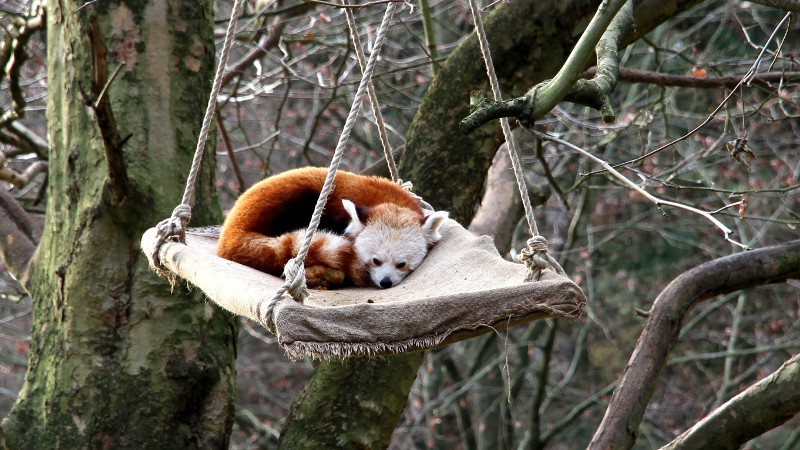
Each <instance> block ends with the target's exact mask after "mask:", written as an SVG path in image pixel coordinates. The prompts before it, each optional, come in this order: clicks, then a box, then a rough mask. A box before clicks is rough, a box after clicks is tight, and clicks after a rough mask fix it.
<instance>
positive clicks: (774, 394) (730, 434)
mask: <svg viewBox="0 0 800 450" xmlns="http://www.w3.org/2000/svg"><path fill="white" fill-rule="evenodd" d="M799 382H800V354H797V355H795V356H794V357H792V358H791V359H789V360H788V361H786V362H785V363H783V365H782V366H781V367H780V368H778V370H776V371H775V372H773V373H772V374H771V375H769V376H768V377H765V378H764V379H762V380H761V381H759V382H758V383H756V384H754V385H753V386H750V387H749V388H747V389H746V390H745V391H743V392H741V393H740V394H739V395H737V396H736V397H734V398H732V399H730V400H729V401H728V402H727V403H725V404H723V405H722V406H720V407H719V408H717V409H716V410H714V411H713V412H711V414H709V415H708V416H706V417H705V418H704V419H703V420H701V421H700V422H698V423H697V424H695V425H694V426H693V427H692V428H690V429H688V430H686V431H685V432H684V433H683V434H681V435H680V436H678V437H677V438H675V440H673V441H672V442H670V443H669V444H667V445H665V446H664V447H662V449H683V448H685V449H690V448H708V449H710V448H737V447H740V446H742V445H743V444H745V443H746V442H747V441H749V440H750V439H753V438H754V437H756V436H759V435H761V434H763V433H764V432H765V431H767V430H771V429H773V428H775V427H777V426H779V425H781V424H783V423H784V422H786V421H787V420H789V419H791V418H792V417H794V416H795V414H797V412H798V411H800V389H797V386H798V383H799Z"/></svg>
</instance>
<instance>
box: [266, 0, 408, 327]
mask: <svg viewBox="0 0 800 450" xmlns="http://www.w3.org/2000/svg"><path fill="white" fill-rule="evenodd" d="M395 6H396V3H389V5H388V6H387V7H386V13H385V14H384V16H383V21H382V22H381V25H380V28H378V33H377V34H376V36H375V45H374V48H373V50H372V53H371V54H370V55H369V61H367V64H366V67H365V68H364V73H363V76H362V77H361V82H360V83H359V85H358V89H357V90H356V94H355V97H354V98H353V104H352V106H351V107H350V113H349V114H348V115H347V120H346V121H345V124H344V128H343V129H342V134H341V135H340V136H339V142H338V144H337V145H336V150H335V151H334V154H333V158H332V159H331V164H330V167H329V168H328V174H327V176H326V177H325V183H324V184H323V186H322V191H321V192H320V194H319V198H318V199H317V204H316V206H315V207H314V213H313V215H312V216H311V221H310V223H309V225H308V229H306V232H305V239H304V240H303V244H302V245H301V247H300V249H299V250H298V252H297V256H295V257H294V258H292V259H290V260H289V262H288V263H286V267H284V269H283V274H284V276H285V277H286V282H285V283H284V284H283V285H282V286H281V287H280V288H279V289H278V291H277V292H276V293H275V296H274V297H273V298H272V299H271V300H269V305H267V309H266V311H265V315H264V319H263V323H264V324H265V326H266V327H267V328H268V329H269V330H270V331H272V332H273V333H275V324H274V320H273V312H274V309H275V305H276V304H277V302H278V300H280V298H281V297H282V296H283V294H284V293H286V292H289V295H291V296H292V297H294V299H295V300H297V301H301V302H302V301H303V300H305V299H306V298H308V288H307V287H306V280H305V267H304V266H303V260H304V259H305V257H306V254H308V249H309V247H311V240H312V239H313V237H314V234H315V233H316V231H317V227H318V226H319V222H320V219H321V218H322V210H323V209H324V208H325V204H326V203H327V201H328V194H330V192H331V190H332V189H333V179H334V177H335V176H336V170H337V169H338V168H339V163H340V162H341V159H342V155H344V149H345V146H346V145H347V140H348V139H349V138H350V132H351V131H352V130H353V126H355V119H356V117H357V116H358V113H359V111H360V110H361V101H362V100H363V98H364V95H365V93H366V91H367V85H368V84H369V81H370V80H371V78H372V73H373V72H374V70H375V65H376V63H377V61H378V54H379V53H380V50H381V48H382V47H383V41H384V38H385V37H386V32H387V31H388V29H389V21H390V20H391V18H392V15H393V13H394V9H395ZM256 309H257V310H260V309H261V302H259V304H258V305H257V307H256ZM276 334H277V333H276Z"/></svg>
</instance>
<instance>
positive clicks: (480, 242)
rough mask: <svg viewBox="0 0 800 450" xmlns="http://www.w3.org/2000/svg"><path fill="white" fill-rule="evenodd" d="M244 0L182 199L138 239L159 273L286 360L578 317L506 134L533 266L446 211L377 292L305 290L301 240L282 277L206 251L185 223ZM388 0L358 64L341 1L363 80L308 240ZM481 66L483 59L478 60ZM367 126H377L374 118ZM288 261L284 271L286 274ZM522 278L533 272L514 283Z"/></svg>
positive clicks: (412, 347) (397, 348)
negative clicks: (413, 265)
mask: <svg viewBox="0 0 800 450" xmlns="http://www.w3.org/2000/svg"><path fill="white" fill-rule="evenodd" d="M243 3H244V1H243V0H236V1H235V3H234V7H233V10H232V15H231V21H230V23H229V25H228V31H227V35H226V38H225V43H224V44H223V49H222V53H221V56H220V63H219V66H218V68H217V73H216V75H215V79H214V84H213V87H212V92H211V97H210V100H209V104H208V107H207V109H206V116H205V117H204V120H203V126H202V128H201V132H200V137H199V139H198V145H197V148H196V150H195V159H194V161H193V163H192V169H191V171H190V173H189V176H188V179H187V185H186V191H185V192H184V196H183V200H182V202H181V204H180V205H178V207H177V208H175V211H174V212H173V215H172V217H171V218H169V219H166V220H164V221H162V222H161V223H159V224H158V225H157V226H156V227H154V228H151V229H149V230H148V231H147V232H145V234H144V236H143V237H142V242H141V248H142V251H143V252H144V253H145V254H146V255H147V257H148V259H149V261H150V264H151V266H152V267H154V268H156V269H157V270H158V271H159V272H161V273H162V274H163V273H164V272H168V273H171V274H173V275H177V276H178V277H180V278H182V279H184V280H186V281H188V282H189V283H191V284H193V285H195V286H197V287H198V288H200V289H201V290H202V291H203V292H204V293H205V294H206V295H207V296H208V298H209V299H211V300H212V301H213V302H214V303H216V304H217V305H219V306H221V307H222V308H224V309H226V310H228V311H230V312H233V313H234V314H237V315H240V316H244V317H247V318H249V319H251V320H254V321H256V322H258V323H260V324H261V325H262V326H264V327H265V328H267V329H268V330H270V331H272V332H274V333H275V334H276V335H277V336H278V342H279V343H280V345H281V346H283V347H284V348H285V349H286V351H287V353H288V355H289V357H290V358H292V359H297V358H300V357H302V356H310V357H322V358H325V357H329V356H333V355H336V356H352V355H365V356H370V355H382V354H394V353H402V352H410V351H417V350H423V349H428V348H433V347H437V346H442V345H446V344H450V343H453V342H456V341H460V340H464V339H468V338H471V337H474V336H478V335H480V334H484V333H488V332H491V331H497V330H501V329H505V328H508V327H510V326H514V325H519V324H522V323H526V322H530V321H533V320H537V319H543V318H547V317H559V318H562V319H566V320H575V319H577V318H578V317H580V315H581V314H582V312H583V309H584V307H585V303H586V298H585V297H584V295H583V292H582V291H581V289H580V288H579V287H578V286H577V285H576V284H575V283H573V282H572V281H571V280H570V279H569V278H567V277H566V276H565V275H564V274H563V269H561V267H560V266H559V265H558V263H557V262H556V261H555V260H554V259H553V258H552V257H551V256H549V255H547V244H546V241H545V240H544V239H543V238H541V237H539V236H538V230H536V226H535V222H534V221H533V215H532V210H531V207H530V202H529V200H528V198H527V189H526V188H525V187H524V183H522V182H521V179H522V176H521V171H520V168H519V161H518V156H517V155H516V151H515V150H514V145H513V140H509V152H510V153H511V154H512V164H513V165H514V169H515V175H516V176H517V180H518V187H519V189H520V195H522V197H523V204H524V205H525V209H526V217H527V219H528V223H529V224H530V225H531V231H532V234H533V235H534V239H532V241H533V242H534V244H531V241H529V249H528V250H527V251H523V256H524V258H525V259H527V260H528V262H527V263H526V264H527V265H531V266H535V268H533V269H531V267H526V266H525V265H522V264H515V263H511V262H508V261H506V260H504V259H503V258H502V257H501V256H500V254H499V253H498V252H497V250H496V249H495V247H494V244H493V243H492V240H491V238H489V237H487V236H483V237H475V236H473V235H472V234H471V233H469V232H468V231H467V230H465V229H464V228H463V227H462V226H461V225H459V224H458V223H456V222H455V221H453V220H448V221H447V222H446V223H445V224H443V225H442V226H441V227H440V230H441V234H442V239H441V240H440V241H439V242H438V243H437V244H436V245H435V246H434V248H433V249H432V250H431V251H430V253H429V254H428V255H427V257H426V258H425V260H424V261H423V262H422V264H421V265H420V266H419V267H418V268H417V269H416V270H415V271H414V272H413V273H411V275H409V276H408V277H407V278H406V279H405V280H404V281H403V282H402V283H400V284H399V285H398V286H395V287H393V288H390V289H385V290H378V289H376V288H366V287H363V288H347V289H339V290H332V291H315V292H314V294H313V295H311V296H309V297H307V298H306V295H307V291H305V282H304V278H303V276H302V274H303V269H302V267H303V266H302V260H303V258H304V257H305V251H307V248H308V247H307V245H306V246H305V247H301V250H300V252H299V254H298V257H297V258H295V260H294V261H290V264H288V265H287V273H289V272H291V273H292V275H291V277H289V276H287V278H290V279H287V280H286V281H284V280H283V279H281V278H278V277H275V276H272V275H269V274H265V273H263V272H260V271H258V270H255V269H252V268H250V267H247V266H244V265H241V264H238V263H235V262H232V261H229V260H226V259H223V258H220V257H218V256H216V248H217V238H218V237H219V230H220V227H207V228H199V229H197V228H196V229H189V230H186V224H187V223H188V221H189V220H190V218H191V206H190V205H191V203H192V197H193V195H192V193H193V189H194V184H195V180H196V177H197V174H198V173H199V167H200V161H201V160H202V154H203V147H204V145H205V140H206V138H207V135H208V129H209V127H210V123H211V117H212V115H213V111H214V106H215V105H216V97H217V94H218V92H219V88H220V85H221V78H222V77H221V74H222V72H223V69H224V66H225V61H226V60H227V55H228V52H229V50H230V45H231V43H232V41H233V39H232V36H233V30H234V28H235V26H236V19H237V17H238V15H239V12H240V11H241V8H242V5H243ZM394 7H395V4H394V3H390V4H389V5H388V6H387V11H386V15H385V16H384V20H383V22H382V23H381V27H380V28H379V30H378V33H377V35H376V39H375V45H374V47H375V48H376V50H375V51H373V53H372V54H371V55H370V58H369V61H368V62H366V61H364V57H363V51H360V50H361V45H360V42H358V35H357V33H356V32H355V30H354V26H353V25H352V23H353V22H352V15H351V13H350V12H349V10H346V11H347V14H348V23H349V24H350V25H351V30H352V33H351V34H352V35H353V39H354V41H355V44H356V49H357V51H359V55H358V56H359V61H360V62H361V64H362V72H363V77H362V81H361V83H360V85H359V88H358V90H357V92H356V95H355V98H354V100H353V107H352V108H351V111H350V114H349V115H348V118H347V121H346V122H345V127H344V130H343V132H342V135H341V136H340V141H339V145H338V146H337V148H336V150H335V152H334V157H333V158H332V161H331V167H330V169H329V174H328V180H326V186H325V187H323V192H322V193H321V194H320V199H319V201H318V204H317V208H316V210H315V214H314V216H312V220H311V222H312V223H311V224H310V225H309V230H308V232H307V234H306V243H307V244H308V243H310V241H311V236H313V234H314V232H315V231H316V227H317V225H318V223H319V215H320V214H321V211H322V206H324V204H325V199H326V198H327V195H328V193H329V192H330V189H332V182H333V176H334V174H335V172H336V169H337V168H338V165H339V160H340V158H341V155H342V152H343V150H344V147H345V142H346V140H347V137H348V136H349V133H350V130H351V129H352V125H353V123H354V119H355V117H356V116H357V114H358V108H359V107H360V106H359V105H360V103H361V98H362V97H363V95H364V94H365V92H366V91H367V90H369V91H370V92H369V93H370V97H371V100H372V104H373V108H374V110H375V111H376V116H378V115H379V112H378V111H379V110H378V108H377V105H376V101H375V98H374V93H373V92H372V89H371V83H370V77H371V74H372V70H373V68H374V65H375V62H376V60H377V52H378V50H379V49H380V47H381V43H382V40H383V37H384V36H385V33H386V28H387V25H388V22H389V19H390V18H391V14H392V11H393V9H394ZM478 20H479V19H478ZM487 51H488V47H487ZM487 65H490V64H489V60H487ZM495 84H496V83H495ZM368 86H369V89H368ZM378 123H379V125H381V121H380V120H378ZM506 127H507V125H506V126H504V128H506ZM504 131H505V130H504ZM382 134H385V133H382ZM507 138H509V137H508V136H507ZM383 140H384V139H383V136H382V141H383ZM384 152H385V154H386V155H387V163H388V164H389V167H390V170H391V172H392V178H393V179H394V180H395V181H396V182H398V183H399V184H402V181H401V180H399V178H398V177H397V170H396V167H394V166H393V164H394V162H393V161H392V159H391V152H390V150H389V149H388V146H387V144H386V142H384ZM326 190H327V192H326ZM421 203H422V204H424V203H423V202H421ZM303 248H305V250H303ZM526 252H527V253H526ZM291 265H294V268H293V269H292V270H291V271H290V270H289V269H290V266H291ZM531 278H532V279H534V280H536V281H534V282H522V280H523V279H531ZM298 280H300V283H298V282H297V281H298ZM298 284H299V285H300V286H298ZM290 285H291V287H289V286H290ZM287 289H288V290H289V292H290V293H291V294H292V295H293V296H294V297H295V298H299V299H301V300H304V301H303V302H299V301H294V300H292V299H290V298H287V297H284V296H283V293H284V292H286V291H287Z"/></svg>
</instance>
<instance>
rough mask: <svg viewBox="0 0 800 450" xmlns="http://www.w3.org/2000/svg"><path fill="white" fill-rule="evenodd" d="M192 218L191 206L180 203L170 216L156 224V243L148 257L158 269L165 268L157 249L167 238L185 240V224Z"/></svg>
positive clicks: (159, 248)
mask: <svg viewBox="0 0 800 450" xmlns="http://www.w3.org/2000/svg"><path fill="white" fill-rule="evenodd" d="M190 220H192V207H191V206H189V205H187V204H186V203H181V204H180V205H178V206H176V207H175V209H174V210H173V211H172V216H171V217H170V218H169V219H164V220H162V221H161V222H159V223H158V225H156V243H155V245H154V246H153V253H152V254H151V256H150V259H151V260H152V261H153V265H154V266H155V267H156V268H157V269H160V270H167V268H166V267H164V264H162V263H161V257H160V256H159V251H160V250H161V246H162V245H164V242H167V239H173V240H178V241H180V242H186V225H188V224H189V221H190Z"/></svg>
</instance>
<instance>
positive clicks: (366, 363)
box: [278, 352, 424, 449]
mask: <svg viewBox="0 0 800 450" xmlns="http://www.w3.org/2000/svg"><path fill="white" fill-rule="evenodd" d="M423 355H424V353H422V352H416V353H410V354H407V355H399V356H393V357H375V358H364V357H353V358H347V359H339V358H332V359H331V360H327V361H321V362H320V363H319V365H317V367H316V368H315V370H314V373H313V374H312V375H311V378H310V379H309V380H308V382H307V383H306V386H305V388H304V389H303V391H302V392H301V393H300V394H299V395H298V397H297V399H295V402H294V405H293V406H292V411H291V413H290V414H289V417H288V419H287V422H286V424H285V428H284V432H283V433H282V434H281V438H280V442H279V445H278V447H279V448H281V449H306V448H326V449H335V448H346V449H350V448H357V449H384V448H386V447H387V445H388V443H389V441H390V439H391V437H392V432H393V431H394V428H395V426H396V425H397V419H398V417H399V416H400V413H401V412H402V411H403V408H404V407H405V405H406V400H407V399H408V392H409V391H410V390H411V385H412V384H413V383H414V378H415V375H416V373H417V369H418V368H419V365H420V363H421V362H422V356H423Z"/></svg>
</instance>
